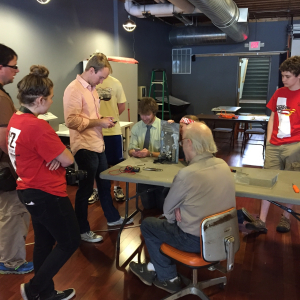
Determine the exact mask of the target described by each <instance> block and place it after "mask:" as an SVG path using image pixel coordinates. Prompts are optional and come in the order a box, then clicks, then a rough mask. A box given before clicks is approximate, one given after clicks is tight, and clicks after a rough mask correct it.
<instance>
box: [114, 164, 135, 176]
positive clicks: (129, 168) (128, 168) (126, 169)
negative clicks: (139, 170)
mask: <svg viewBox="0 0 300 300" xmlns="http://www.w3.org/2000/svg"><path fill="white" fill-rule="evenodd" d="M115 172H118V173H115ZM108 173H109V174H110V175H112V176H117V175H120V174H122V173H127V174H132V175H134V174H135V173H136V171H135V168H134V167H132V166H126V167H124V168H119V169H115V170H111V171H109V172H108Z"/></svg>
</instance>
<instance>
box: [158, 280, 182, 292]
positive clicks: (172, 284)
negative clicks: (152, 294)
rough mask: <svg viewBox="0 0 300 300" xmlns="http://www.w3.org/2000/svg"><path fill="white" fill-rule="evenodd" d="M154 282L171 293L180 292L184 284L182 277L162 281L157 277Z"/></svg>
mask: <svg viewBox="0 0 300 300" xmlns="http://www.w3.org/2000/svg"><path fill="white" fill-rule="evenodd" d="M153 284H154V285H155V286H156V287H158V288H160V289H163V290H165V291H167V292H169V293H171V294H174V293H176V292H179V291H180V290H181V285H182V283H181V280H180V277H177V278H176V279H175V280H174V281H170V280H164V281H160V280H158V279H157V277H156V278H155V279H154V281H153Z"/></svg>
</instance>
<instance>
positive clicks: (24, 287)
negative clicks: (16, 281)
mask: <svg viewBox="0 0 300 300" xmlns="http://www.w3.org/2000/svg"><path fill="white" fill-rule="evenodd" d="M28 285H29V283H22V284H21V286H20V292H21V296H22V298H23V299H24V300H40V297H39V295H36V296H32V295H31V294H30V292H29V291H28Z"/></svg>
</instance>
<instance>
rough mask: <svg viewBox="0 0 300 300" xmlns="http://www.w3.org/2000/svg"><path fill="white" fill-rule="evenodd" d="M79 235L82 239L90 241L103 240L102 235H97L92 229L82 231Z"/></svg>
mask: <svg viewBox="0 0 300 300" xmlns="http://www.w3.org/2000/svg"><path fill="white" fill-rule="evenodd" d="M80 236H81V239H82V240H83V241H85V242H90V243H96V242H101V241H102V240H103V237H102V236H101V235H98V234H96V233H95V232H93V231H88V232H85V233H82V234H80Z"/></svg>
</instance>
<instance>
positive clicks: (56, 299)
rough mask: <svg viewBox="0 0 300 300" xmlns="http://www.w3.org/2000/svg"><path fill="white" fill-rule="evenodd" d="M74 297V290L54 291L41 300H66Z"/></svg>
mask: <svg viewBox="0 0 300 300" xmlns="http://www.w3.org/2000/svg"><path fill="white" fill-rule="evenodd" d="M74 296H75V290H74V289H67V290H64V291H54V292H53V294H52V295H51V296H50V297H48V298H45V299H43V300H68V299H71V298H73V297H74Z"/></svg>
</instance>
